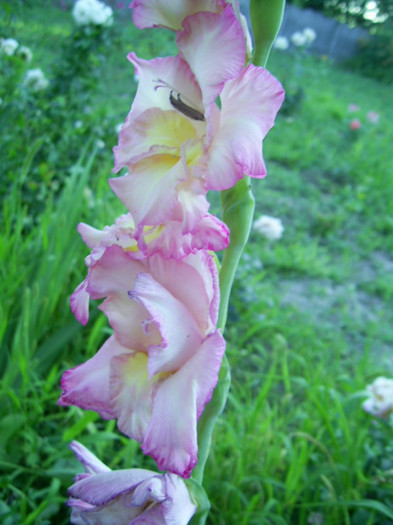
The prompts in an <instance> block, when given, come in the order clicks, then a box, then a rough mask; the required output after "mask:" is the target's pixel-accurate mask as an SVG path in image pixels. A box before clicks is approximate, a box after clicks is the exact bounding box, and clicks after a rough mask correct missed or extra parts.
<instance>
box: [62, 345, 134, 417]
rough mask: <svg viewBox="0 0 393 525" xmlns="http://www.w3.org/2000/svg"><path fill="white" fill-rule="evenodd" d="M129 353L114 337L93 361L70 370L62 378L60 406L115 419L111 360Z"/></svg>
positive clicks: (90, 360)
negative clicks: (110, 379) (111, 392)
mask: <svg viewBox="0 0 393 525" xmlns="http://www.w3.org/2000/svg"><path fill="white" fill-rule="evenodd" d="M123 353H129V350H128V349H127V348H124V347H122V346H121V345H120V344H119V343H118V342H117V341H116V339H115V337H114V336H112V337H110V338H109V339H108V340H107V341H106V342H105V343H104V345H103V346H102V347H101V348H100V350H99V351H98V352H97V353H96V355H95V356H94V357H92V358H91V359H89V360H88V361H86V363H83V364H82V365H79V366H77V367H75V368H71V370H67V371H66V372H64V374H63V377H62V378H61V388H62V390H63V393H62V394H61V396H60V399H59V401H58V403H57V404H58V405H60V406H69V405H76V406H78V407H80V408H84V409H85V410H94V411H95V412H98V413H99V414H100V416H101V417H103V418H104V419H115V417H116V414H115V413H114V411H113V409H112V405H111V394H110V389H109V386H110V385H109V375H110V362H111V359H112V358H113V357H115V356H117V355H121V354H123Z"/></svg>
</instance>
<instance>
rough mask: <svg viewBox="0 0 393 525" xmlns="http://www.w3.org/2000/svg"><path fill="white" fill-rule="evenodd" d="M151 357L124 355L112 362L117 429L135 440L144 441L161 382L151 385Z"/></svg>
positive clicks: (112, 394) (112, 383)
mask: <svg viewBox="0 0 393 525" xmlns="http://www.w3.org/2000/svg"><path fill="white" fill-rule="evenodd" d="M147 359H148V358H147V355H146V354H144V353H142V352H138V353H134V354H131V353H129V354H122V355H119V356H117V357H115V358H114V359H113V360H112V361H111V370H110V389H111V399H112V407H113V410H114V411H115V413H116V417H117V426H118V427H119V429H120V430H121V431H122V432H123V433H124V434H126V435H127V436H129V437H130V438H132V439H136V440H137V441H139V442H140V443H141V442H142V441H143V438H144V435H145V433H146V429H147V427H148V424H149V421H150V418H151V412H152V405H153V398H154V394H155V391H156V389H157V380H156V379H155V378H153V380H152V381H149V377H148V373H147Z"/></svg>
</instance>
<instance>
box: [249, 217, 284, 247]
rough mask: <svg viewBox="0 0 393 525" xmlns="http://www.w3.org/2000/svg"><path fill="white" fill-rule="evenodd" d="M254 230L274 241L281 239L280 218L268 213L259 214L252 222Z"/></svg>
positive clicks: (282, 229) (281, 226)
mask: <svg viewBox="0 0 393 525" xmlns="http://www.w3.org/2000/svg"><path fill="white" fill-rule="evenodd" d="M253 228H254V230H255V231H256V232H257V233H259V234H261V235H263V236H264V237H266V238H267V239H269V240H270V241H276V240H278V239H281V237H282V234H283V231H284V226H283V225H282V222H281V220H280V219H276V218H275V217H269V215H261V216H260V217H259V219H257V220H256V221H255V222H254V224H253Z"/></svg>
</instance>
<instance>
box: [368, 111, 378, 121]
mask: <svg viewBox="0 0 393 525" xmlns="http://www.w3.org/2000/svg"><path fill="white" fill-rule="evenodd" d="M367 118H368V120H369V121H370V122H371V123H372V124H378V122H379V113H377V112H376V111H369V112H368V113H367Z"/></svg>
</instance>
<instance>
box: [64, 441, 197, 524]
mask: <svg viewBox="0 0 393 525" xmlns="http://www.w3.org/2000/svg"><path fill="white" fill-rule="evenodd" d="M70 448H71V450H72V451H73V452H74V453H75V455H76V457H77V459H78V460H79V461H80V462H81V463H82V465H83V467H84V469H85V473H84V474H78V475H77V476H76V477H75V479H74V484H73V485H72V486H71V487H70V488H69V490H68V494H69V496H70V497H69V499H68V502H67V503H68V505H69V506H70V507H71V508H72V514H71V523H74V524H76V525H113V524H115V523H116V525H118V524H119V525H120V524H126V523H127V524H128V525H144V524H151V525H153V524H154V525H174V524H176V525H187V523H188V522H189V520H190V519H191V517H192V516H193V514H194V513H195V510H196V506H195V505H194V504H193V503H192V502H191V498H190V494H189V492H188V489H187V487H186V485H185V483H184V481H183V480H182V479H180V478H178V477H177V476H174V475H173V474H169V473H166V474H162V475H160V474H156V473H155V472H152V471H150V470H145V469H127V470H115V471H112V470H111V469H109V468H108V467H107V466H106V465H105V464H104V463H102V462H101V461H100V460H99V459H97V458H96V456H94V454H92V453H91V452H90V451H89V450H87V449H86V448H85V447H84V446H83V445H81V444H80V443H78V442H77V441H73V442H72V443H71V444H70Z"/></svg>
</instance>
